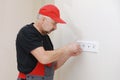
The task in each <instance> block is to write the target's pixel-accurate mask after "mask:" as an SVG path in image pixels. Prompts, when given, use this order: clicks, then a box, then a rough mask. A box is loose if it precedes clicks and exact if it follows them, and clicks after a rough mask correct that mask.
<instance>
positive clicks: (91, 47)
mask: <svg viewBox="0 0 120 80" xmlns="http://www.w3.org/2000/svg"><path fill="white" fill-rule="evenodd" d="M77 42H78V43H79V44H80V47H81V48H82V51H84V52H86V51H88V52H96V53H97V52H98V42H96V41H80V40H78V41H77Z"/></svg>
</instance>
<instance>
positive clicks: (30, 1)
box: [0, 0, 53, 80]
mask: <svg viewBox="0 0 120 80" xmlns="http://www.w3.org/2000/svg"><path fill="white" fill-rule="evenodd" d="M46 3H47V2H46V1H45V0H0V63H1V64H0V79H1V80H16V77H17V66H16V49H15V39H16V35H17V32H18V30H19V29H20V28H21V27H22V26H23V25H25V24H27V23H31V22H33V21H34V20H35V18H36V15H37V12H38V10H39V8H40V7H41V6H42V5H43V4H46ZM49 3H53V1H52V0H51V2H49Z"/></svg>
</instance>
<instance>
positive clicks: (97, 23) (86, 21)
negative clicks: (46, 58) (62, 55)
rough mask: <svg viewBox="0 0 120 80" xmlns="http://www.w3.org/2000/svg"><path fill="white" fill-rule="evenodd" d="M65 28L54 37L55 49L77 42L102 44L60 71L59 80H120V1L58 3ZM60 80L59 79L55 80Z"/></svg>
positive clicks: (61, 28)
mask: <svg viewBox="0 0 120 80" xmlns="http://www.w3.org/2000/svg"><path fill="white" fill-rule="evenodd" d="M55 4H56V5H57V6H59V8H60V10H61V14H62V17H63V18H64V20H66V21H67V24H66V25H58V29H59V30H57V31H55V32H54V34H53V41H54V44H55V46H56V47H60V46H62V45H64V44H67V43H69V42H73V41H76V40H78V39H79V40H87V41H97V42H99V52H98V53H92V52H83V53H82V54H81V55H80V56H78V57H73V58H70V59H69V61H67V62H66V63H65V65H64V66H63V67H61V68H60V69H59V70H58V72H59V79H58V80H120V47H119V46H120V35H119V34H120V1H119V0H55ZM56 80H57V79H56Z"/></svg>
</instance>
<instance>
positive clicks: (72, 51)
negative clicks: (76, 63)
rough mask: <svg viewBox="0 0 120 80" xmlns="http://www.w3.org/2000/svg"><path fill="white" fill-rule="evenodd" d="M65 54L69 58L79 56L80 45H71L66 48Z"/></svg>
mask: <svg viewBox="0 0 120 80" xmlns="http://www.w3.org/2000/svg"><path fill="white" fill-rule="evenodd" d="M66 52H67V53H68V54H69V55H70V56H77V55H79V54H81V52H82V49H81V48H80V45H79V44H78V43H71V44H69V45H67V46H66Z"/></svg>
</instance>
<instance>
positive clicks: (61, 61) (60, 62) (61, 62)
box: [55, 55, 71, 70]
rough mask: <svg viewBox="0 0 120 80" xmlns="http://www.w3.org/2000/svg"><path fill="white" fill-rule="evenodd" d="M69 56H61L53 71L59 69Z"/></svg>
mask: <svg viewBox="0 0 120 80" xmlns="http://www.w3.org/2000/svg"><path fill="white" fill-rule="evenodd" d="M70 57H71V56H70V55H63V56H61V57H60V58H59V60H57V61H56V64H55V70H56V69H58V68H60V67H61V66H62V65H63V64H64V63H65V62H66V61H67V60H68V59H69V58H70Z"/></svg>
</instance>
